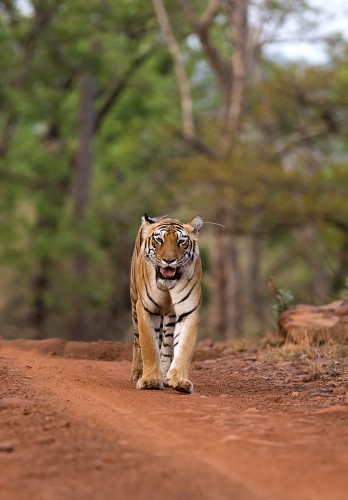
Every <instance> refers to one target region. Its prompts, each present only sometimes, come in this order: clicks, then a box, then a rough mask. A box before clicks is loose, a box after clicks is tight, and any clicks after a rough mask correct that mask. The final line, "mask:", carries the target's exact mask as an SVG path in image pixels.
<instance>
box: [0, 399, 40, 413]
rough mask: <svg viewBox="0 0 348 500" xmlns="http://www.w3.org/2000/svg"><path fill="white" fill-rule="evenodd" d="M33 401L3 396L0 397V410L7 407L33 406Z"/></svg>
mask: <svg viewBox="0 0 348 500" xmlns="http://www.w3.org/2000/svg"><path fill="white" fill-rule="evenodd" d="M34 405H35V403H33V402H32V401H29V400H28V399H19V398H3V399H0V411H1V410H6V409H8V408H18V407H20V406H34Z"/></svg>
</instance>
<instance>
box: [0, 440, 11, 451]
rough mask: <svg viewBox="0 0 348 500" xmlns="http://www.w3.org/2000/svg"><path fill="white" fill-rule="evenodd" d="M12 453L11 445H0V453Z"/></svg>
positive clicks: (4, 443)
mask: <svg viewBox="0 0 348 500" xmlns="http://www.w3.org/2000/svg"><path fill="white" fill-rule="evenodd" d="M11 451H13V445H12V443H6V442H3V443H0V453H11Z"/></svg>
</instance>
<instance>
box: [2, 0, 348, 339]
mask: <svg viewBox="0 0 348 500" xmlns="http://www.w3.org/2000/svg"><path fill="white" fill-rule="evenodd" d="M12 4H13V2H9V3H8V2H7V3H5V2H3V3H1V9H0V44H1V48H2V50H1V51H0V67H1V68H2V71H1V81H0V208H1V210H0V256H1V263H2V266H3V267H4V268H6V269H10V270H11V273H12V276H13V283H21V286H14V287H13V289H11V293H13V296H11V297H10V299H7V290H1V293H2V295H3V296H4V297H5V298H6V300H9V303H10V302H11V300H13V302H16V301H17V299H18V301H21V300H22V302H21V303H23V301H24V302H25V304H26V307H29V309H30V308H32V307H33V304H35V301H37V299H38V293H41V294H42V296H40V299H42V301H43V303H44V304H45V307H46V310H45V314H46V320H47V322H48V324H49V325H50V324H51V323H50V321H51V319H50V318H53V319H52V324H54V325H56V324H59V325H61V326H60V327H59V328H58V327H56V326H55V328H57V329H56V330H54V332H55V333H57V332H58V334H62V331H64V332H65V331H66V329H67V323H68V316H69V314H70V313H71V310H72V308H73V306H72V296H73V295H74V294H76V293H77V294H78V295H81V296H83V297H84V298H85V299H86V301H85V303H86V304H87V306H86V307H87V309H88V314H90V316H89V319H90V323H91V331H92V330H94V329H95V331H96V332H97V333H95V335H99V334H100V335H104V333H103V328H104V325H106V326H105V330H108V331H111V332H112V333H111V334H110V335H114V336H116V335H118V336H119V337H123V336H124V333H125V332H126V331H127V328H128V325H129V322H128V320H125V319H124V317H127V318H128V316H129V311H128V308H129V299H128V279H129V278H128V269H129V263H130V259H131V254H132V246H133V241H134V238H135V234H136V231H137V229H138V227H139V224H140V217H141V215H142V214H143V213H144V212H145V211H146V212H148V213H149V214H151V215H160V214H164V213H169V214H173V215H175V216H177V217H179V218H182V219H183V220H186V219H187V220H189V219H190V218H191V217H192V216H193V215H194V214H196V213H201V215H202V216H203V218H204V219H206V220H212V219H211V218H215V215H216V210H217V207H218V206H219V204H220V202H221V200H223V202H224V204H225V206H226V208H227V209H228V210H230V211H231V213H233V214H234V219H233V224H232V222H231V224H230V225H229V226H228V227H227V231H229V232H230V234H232V235H233V237H235V238H238V237H241V236H242V237H243V238H248V237H250V235H251V234H252V231H253V225H254V221H255V214H257V216H258V220H259V226H260V229H259V231H260V234H261V238H262V239H263V240H264V241H265V246H266V248H267V253H270V252H273V254H274V255H275V254H276V253H277V252H278V251H279V252H284V251H286V250H287V249H288V247H290V246H295V243H294V238H293V231H294V230H295V229H297V228H303V227H307V226H310V227H314V228H315V230H316V234H317V235H318V240H319V241H320V252H321V254H322V255H324V254H325V255H327V254H329V255H330V256H332V261H333V266H334V267H335V268H338V267H340V265H341V261H340V257H339V256H340V255H341V253H340V252H341V250H342V248H344V245H345V244H346V239H347V236H346V235H347V234H348V229H347V222H346V221H347V220H348V208H347V207H348V204H347V203H346V195H347V192H348V164H347V160H346V158H347V147H348V143H347V132H348V130H347V123H348V121H347V119H346V115H347V110H346V88H347V69H346V68H347V62H348V48H347V46H345V47H344V48H342V49H341V50H339V51H337V50H336V51H332V54H331V55H330V54H329V56H330V61H329V63H328V64H326V65H321V66H317V65H316V66H314V65H309V64H304V63H300V62H294V63H291V64H285V63H279V62H276V61H274V60H271V59H269V58H267V57H266V56H264V55H263V54H261V55H260V57H258V59H257V61H256V63H257V68H258V76H257V77H256V76H253V75H252V76H253V77H251V78H250V79H249V80H248V82H247V90H246V99H245V102H244V111H243V117H242V120H241V122H242V123H241V130H242V133H241V134H240V137H239V138H238V140H236V142H235V144H234V148H233V151H232V154H231V156H230V157H229V158H228V159H226V158H224V159H218V160H216V161H211V159H209V160H208V159H207V158H206V157H205V156H204V155H203V154H200V153H199V152H197V151H196V150H195V149H193V148H191V147H190V146H189V145H188V144H186V143H185V142H183V141H181V140H180V139H178V137H177V136H176V133H175V131H176V130H178V129H179V130H180V129H181V110H180V93H179V90H178V86H177V81H176V78H175V73H174V68H173V62H172V59H171V57H170V54H169V52H168V49H167V46H166V44H165V43H164V40H163V37H162V36H161V34H160V30H159V27H158V23H157V19H156V16H155V13H154V10H153V6H152V3H151V2H141V1H140V0H118V1H117V2H112V1H110V0H94V1H86V2H76V1H75V2H74V1H72V0H67V1H65V2H64V3H62V2H33V3H32V5H33V12H32V14H29V15H26V14H24V13H23V12H22V11H21V10H20V9H18V8H14V10H13V9H10V8H9V7H8V6H9V5H12ZM165 4H166V8H167V11H168V14H169V17H170V19H171V23H172V26H173V29H174V31H175V36H176V38H177V40H178V43H179V45H180V49H181V51H182V56H183V60H184V61H185V67H186V70H187V73H188V75H189V78H190V83H191V87H192V96H193V107H194V118H195V125H196V128H197V131H198V133H199V136H200V138H201V139H202V141H204V142H205V143H206V145H207V146H210V147H211V148H214V147H216V142H217V137H218V133H219V130H220V126H221V124H220V121H219V120H220V118H219V117H218V106H219V103H220V97H221V96H220V94H219V92H220V89H219V84H218V82H217V79H216V76H215V74H214V71H213V70H212V68H211V67H210V66H209V64H208V61H207V59H206V57H205V55H204V52H203V50H202V49H201V47H200V46H199V44H198V45H197V46H195V45H194V44H192V43H190V36H191V37H192V36H194V35H193V34H192V28H191V26H190V23H189V22H188V20H187V18H186V16H185V15H184V13H183V10H182V9H181V8H178V6H177V4H176V2H165ZM295 4H296V6H295V7H296V8H295V7H294V5H295ZM192 5H193V8H194V10H195V12H196V13H197V15H202V14H203V12H204V10H205V5H203V4H202V2H198V1H192ZM267 5H268V7H267V8H268V9H269V15H270V19H273V20H276V19H281V18H282V16H284V15H285V14H286V13H288V12H295V11H296V12H297V15H298V16H303V18H304V17H305V12H307V11H306V8H307V7H306V5H305V2H295V3H293V2H285V1H284V2H283V1H279V2H268V3H267ZM39 21H40V22H39ZM211 40H212V43H213V45H214V47H215V50H216V51H217V52H218V53H219V54H220V56H221V58H222V59H223V60H224V61H230V58H231V56H232V53H233V45H232V44H231V28H230V23H229V20H228V19H227V18H226V17H224V15H223V14H221V12H218V14H217V16H216V18H214V20H213V24H212V28H211ZM191 42H192V39H191ZM343 45H344V44H343ZM84 68H88V69H89V70H90V71H91V73H92V74H93V78H94V84H95V96H96V97H95V112H96V115H98V113H100V112H101V110H102V109H103V106H104V105H105V103H106V102H107V100H108V98H109V97H110V96H111V94H112V92H113V91H114V90H115V88H117V86H118V85H119V86H120V88H121V90H120V92H119V94H118V95H117V98H116V99H115V100H114V101H113V102H112V105H110V107H109V108H108V111H107V113H105V116H103V119H102V121H101V123H100V127H99V128H98V130H97V131H96V133H95V135H94V139H93V172H92V176H91V184H90V197H89V205H88V210H87V212H86V217H85V220H84V222H83V227H82V228H81V227H80V226H79V224H77V222H76V218H75V217H74V213H73V210H72V191H73V190H72V179H73V175H74V168H75V164H74V159H75V155H76V151H77V149H78V144H79V128H78V123H77V116H78V112H79V84H78V76H79V74H80V73H81V71H82V70H83V69H84ZM132 68H133V69H132ZM306 134H307V135H309V137H308V138H307V139H306V137H305V136H306ZM282 151H283V152H285V153H284V154H281V152H282ZM213 220H214V219H213ZM215 222H219V220H215ZM210 246H211V243H210ZM208 247H209V245H208V246H207V247H204V246H203V248H202V257H203V266H204V271H205V275H207V274H208V272H209V250H210V249H209V248H208ZM76 252H79V253H80V254H83V255H84V256H85V257H86V259H87V260H88V263H89V274H88V279H87V280H86V282H85V283H83V284H81V283H79V282H78V280H77V279H76V276H75V275H74V273H73V272H72V260H73V257H74V255H75V254H76ZM270 260H271V259H270ZM341 260H342V259H341ZM341 267H342V266H341ZM343 267H344V266H343ZM347 271H348V270H347V269H343V271H342V272H344V273H346V272H347ZM40 272H41V273H42V272H43V273H44V274H45V278H46V280H47V286H46V288H45V289H44V290H41V291H40V290H39V291H38V289H37V288H35V286H36V285H35V283H37V278H38V276H39V275H40ZM299 272H300V273H301V274H302V275H304V274H305V273H304V271H303V268H302V267H300V271H299ZM306 279H307V277H306ZM311 279H312V277H310V278H309V279H308V281H310V280H311ZM208 281H209V280H206V281H205V282H204V287H203V299H204V305H206V304H207V303H208V301H209V294H208V288H209V283H208ZM312 281H313V280H312ZM22 284H25V286H24V285H23V286H22ZM309 289H310V286H308V290H309ZM280 292H281V294H282V295H281V296H280V297H279V299H278V301H277V304H276V305H275V307H276V308H277V314H279V313H280V312H281V308H282V307H287V306H288V304H289V303H290V295H289V294H288V292H286V290H281V291H280ZM294 294H295V295H296V292H295V291H294ZM296 297H297V295H296ZM4 300H5V299H4ZM16 303H17V302H16ZM58 316H59V321H58V320H57V317H58ZM62 318H63V319H62ZM110 325H112V326H110ZM45 334H47V335H51V331H50V329H49V328H47V329H46V333H45Z"/></svg>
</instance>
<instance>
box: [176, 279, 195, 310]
mask: <svg viewBox="0 0 348 500" xmlns="http://www.w3.org/2000/svg"><path fill="white" fill-rule="evenodd" d="M197 283H198V280H197V281H196V283H195V284H194V285H193V287H192V288H191V290H190V291H189V293H188V294H187V295H185V297H184V298H183V299H181V300H179V302H175V304H173V305H174V306H176V305H177V304H181V302H184V300H186V299H187V298H188V297H189V296H190V295H191V292H192V290H193V289H194V288H195V286H196V285H197Z"/></svg>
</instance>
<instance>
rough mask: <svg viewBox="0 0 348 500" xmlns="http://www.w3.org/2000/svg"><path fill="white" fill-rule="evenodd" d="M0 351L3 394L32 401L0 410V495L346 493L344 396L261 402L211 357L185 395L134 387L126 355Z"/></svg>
mask: <svg viewBox="0 0 348 500" xmlns="http://www.w3.org/2000/svg"><path fill="white" fill-rule="evenodd" d="M0 354H1V359H0V367H1V368H2V371H1V372H0V373H1V376H0V381H1V384H2V388H1V395H2V396H1V397H3V398H5V397H21V398H25V397H27V398H28V400H29V401H32V402H35V406H31V405H30V403H28V405H25V404H24V405H22V406H19V407H18V408H5V409H4V410H3V411H0V449H1V443H3V442H5V441H6V442H10V443H11V444H12V445H13V451H12V453H1V452H0V466H1V470H2V471H6V474H4V473H3V474H1V476H0V491H1V499H2V500H21V499H22V498H23V499H24V498H30V497H31V498H35V499H38V500H41V499H42V500H43V499H45V500H46V499H52V500H56V499H59V500H60V499H64V500H65V499H74V500H75V499H77V500H79V499H80V498H81V499H82V498H84V499H98V500H99V499H100V500H104V499H109V498H117V499H121V500H122V499H131V500H132V499H158V498H167V499H168V500H172V499H178V500H179V499H189V500H190V499H212V500H213V499H214V500H216V499H233V500H239V499H241V500H249V499H250V500H259V499H260V500H261V499H264V500H272V499H276V500H288V499H289V500H290V499H291V500H294V499H296V500H297V499H299V500H302V499H303V500H307V499H308V500H326V499H327V500H331V499H333V498H335V500H346V499H347V495H348V494H347V492H348V474H347V470H348V447H347V444H348V427H347V423H348V407H347V406H342V405H339V408H336V409H335V408H334V409H332V408H331V409H330V411H328V412H324V413H318V412H317V409H316V410H315V409H312V408H309V407H307V406H306V404H302V405H300V404H299V403H295V402H292V405H291V404H289V405H287V404H285V405H284V407H282V408H281V410H282V411H277V409H275V408H273V406H272V405H271V407H270V406H269V405H268V404H267V405H263V406H264V407H262V404H261V405H260V403H261V398H260V396H259V391H258V390H257V389H258V388H257V387H256V388H254V389H255V390H254V391H253V396H252V397H251V398H249V399H248V400H247V401H246V400H245V399H243V398H242V397H241V396H238V394H236V395H235V396H233V395H232V396H231V395H228V394H227V393H226V392H224V391H226V384H225V385H224V384H223V383H221V377H220V379H219V376H216V379H217V380H216V381H215V380H214V371H213V369H211V370H210V369H209V368H208V369H205V370H203V369H200V370H192V380H193V381H194V382H196V392H195V394H193V395H182V394H179V393H176V392H174V391H172V390H170V389H166V390H164V391H136V390H135V388H134V384H133V383H131V382H128V380H127V378H128V374H129V370H130V362H129V361H126V360H123V361H114V362H108V361H95V360H80V359H63V358H60V357H54V356H47V355H42V354H39V353H35V352H33V351H28V352H25V351H22V350H19V349H15V348H13V347H11V346H10V344H9V343H6V345H3V347H2V350H1V352H0ZM218 362H219V361H218ZM206 365H207V367H209V362H207V363H206ZM210 366H213V364H212V365H210ZM264 378H265V377H264ZM207 381H210V385H208V384H207ZM255 384H256V385H257V380H255ZM259 389H260V390H261V389H262V387H260V388H259ZM253 398H254V399H253ZM336 406H338V405H336ZM257 408H259V410H257ZM0 410H1V408H0ZM278 410H279V409H278ZM326 411H327V410H326Z"/></svg>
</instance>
